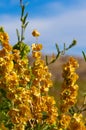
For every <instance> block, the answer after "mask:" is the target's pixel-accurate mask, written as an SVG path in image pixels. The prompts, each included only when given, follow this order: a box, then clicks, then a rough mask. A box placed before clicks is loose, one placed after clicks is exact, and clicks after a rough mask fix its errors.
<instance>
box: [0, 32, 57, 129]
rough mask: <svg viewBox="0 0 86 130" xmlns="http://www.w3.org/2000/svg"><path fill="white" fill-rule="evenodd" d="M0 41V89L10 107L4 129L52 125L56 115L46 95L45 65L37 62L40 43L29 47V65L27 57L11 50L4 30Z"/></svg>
mask: <svg viewBox="0 0 86 130" xmlns="http://www.w3.org/2000/svg"><path fill="white" fill-rule="evenodd" d="M0 42H1V45H2V49H1V50H0V54H1V55H0V90H1V92H2V91H3V93H5V99H6V100H7V101H8V102H9V104H10V106H9V107H8V111H6V113H5V116H6V117H7V118H6V120H8V121H7V122H6V124H5V127H6V126H7V127H8V126H9V125H10V124H9V122H11V127H9V128H10V129H13V130H14V129H16V130H24V129H25V128H26V127H28V125H29V126H30V127H32V128H33V127H35V125H36V124H37V123H41V124H43V123H46V124H51V125H53V124H54V125H56V118H57V116H58V112H57V107H56V105H55V104H56V103H55V100H54V98H53V97H51V96H49V95H48V91H49V88H50V87H51V86H52V81H51V73H50V72H49V70H48V66H46V64H45V62H44V60H42V59H41V52H40V50H41V49H42V44H37V43H34V44H32V56H33V58H34V62H33V64H32V66H31V65H30V64H29V60H28V58H27V57H23V58H22V57H21V55H20V54H21V53H20V50H17V49H14V48H12V47H11V45H10V44H9V40H8V35H7V34H6V33H5V32H4V31H1V35H0ZM8 48H9V49H8ZM3 52H4V53H3ZM2 101H3V100H1V102H2ZM2 122H3V120H2ZM2 126H3V125H2Z"/></svg>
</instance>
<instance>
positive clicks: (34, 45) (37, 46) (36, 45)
mask: <svg viewBox="0 0 86 130" xmlns="http://www.w3.org/2000/svg"><path fill="white" fill-rule="evenodd" d="M41 49H42V44H36V43H33V44H32V50H33V51H40V50H41Z"/></svg>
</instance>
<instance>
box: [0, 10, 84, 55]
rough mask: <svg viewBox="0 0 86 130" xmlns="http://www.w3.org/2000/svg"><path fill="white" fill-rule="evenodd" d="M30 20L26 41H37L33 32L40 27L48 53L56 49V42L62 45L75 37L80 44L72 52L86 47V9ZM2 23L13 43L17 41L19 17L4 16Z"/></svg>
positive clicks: (75, 52)
mask: <svg viewBox="0 0 86 130" xmlns="http://www.w3.org/2000/svg"><path fill="white" fill-rule="evenodd" d="M29 22H30V23H29V25H28V28H27V30H26V41H27V42H29V43H30V42H33V41H35V40H34V38H32V35H31V32H32V30H33V29H35V28H36V29H38V31H39V32H40V33H41V36H40V38H39V42H42V43H43V45H44V47H45V50H46V51H47V52H48V53H49V52H53V51H55V50H54V49H55V47H54V46H55V43H56V42H58V43H59V44H60V46H61V47H62V45H63V43H64V42H67V43H70V42H71V41H72V40H73V39H74V38H75V39H76V40H77V41H78V44H77V46H76V47H75V49H74V51H70V53H74V54H78V53H80V54H81V52H79V51H81V50H83V49H84V48H86V36H85V35H86V10H84V9H83V10H73V11H69V12H65V13H64V14H61V15H59V16H53V17H48V18H46V17H45V18H42V17H40V18H33V19H31V20H30V21H29ZM0 25H3V26H4V27H5V30H6V31H7V32H8V33H9V35H10V37H11V43H15V42H16V41H17V40H16V31H15V30H16V28H20V21H19V18H17V17H13V16H3V17H1V20H0ZM72 50H73V49H72Z"/></svg>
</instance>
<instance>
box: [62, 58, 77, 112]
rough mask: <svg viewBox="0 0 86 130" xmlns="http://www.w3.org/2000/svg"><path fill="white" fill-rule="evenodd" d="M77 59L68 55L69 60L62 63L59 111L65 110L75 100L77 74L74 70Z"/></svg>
mask: <svg viewBox="0 0 86 130" xmlns="http://www.w3.org/2000/svg"><path fill="white" fill-rule="evenodd" d="M78 66H79V65H78V63H77V61H76V60H75V59H74V58H73V57H70V59H69V61H68V62H67V63H66V64H64V65H63V74H62V76H63V78H64V81H63V84H62V92H61V106H60V107H61V111H62V112H67V111H68V110H69V108H70V107H71V106H73V105H74V104H75V103H76V101H77V94H78V85H77V84H76V81H77V79H78V75H77V74H76V72H75V70H76V68H77V67H78Z"/></svg>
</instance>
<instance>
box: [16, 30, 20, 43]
mask: <svg viewBox="0 0 86 130" xmlns="http://www.w3.org/2000/svg"><path fill="white" fill-rule="evenodd" d="M16 34H17V38H18V42H19V41H20V34H19V31H18V29H16Z"/></svg>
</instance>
